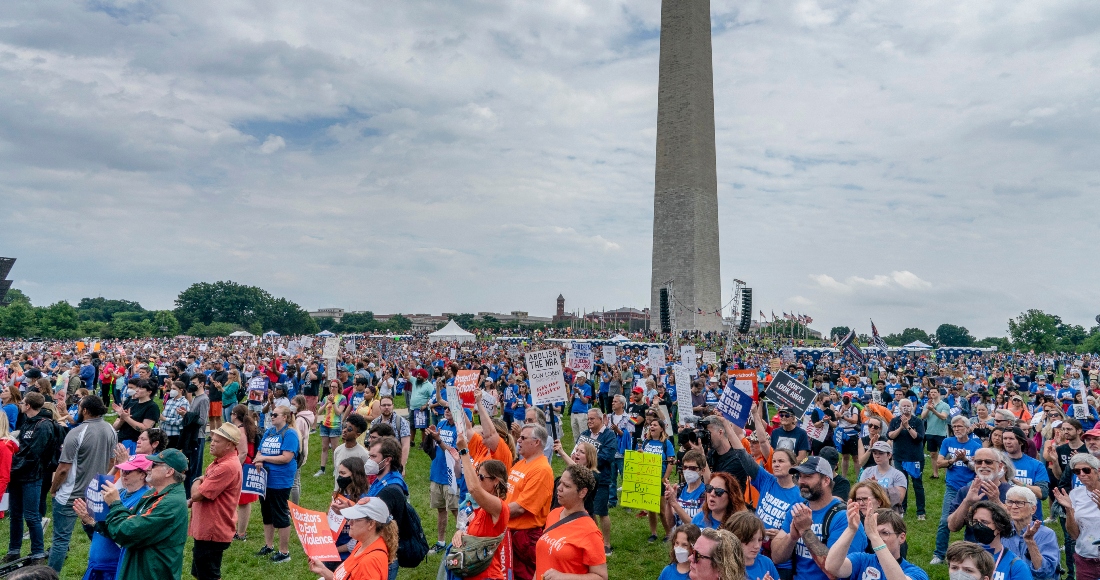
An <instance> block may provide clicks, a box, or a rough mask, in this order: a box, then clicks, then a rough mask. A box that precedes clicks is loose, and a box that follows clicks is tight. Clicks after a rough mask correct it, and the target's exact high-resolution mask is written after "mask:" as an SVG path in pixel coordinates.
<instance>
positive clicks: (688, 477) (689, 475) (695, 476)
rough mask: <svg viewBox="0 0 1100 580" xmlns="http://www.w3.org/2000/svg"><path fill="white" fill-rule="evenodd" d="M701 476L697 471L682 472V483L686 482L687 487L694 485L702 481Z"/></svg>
mask: <svg viewBox="0 0 1100 580" xmlns="http://www.w3.org/2000/svg"><path fill="white" fill-rule="evenodd" d="M702 477H703V476H702V475H700V474H699V472H698V471H690V470H687V469H685V470H684V481H686V482H688V485H694V484H695V482H697V481H699V480H700V479H702Z"/></svg>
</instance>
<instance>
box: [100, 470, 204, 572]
mask: <svg viewBox="0 0 1100 580" xmlns="http://www.w3.org/2000/svg"><path fill="white" fill-rule="evenodd" d="M187 515H188V514H187V496H185V495H184V493H183V484H180V483H173V484H171V485H169V486H168V487H166V488H164V491H163V492H161V493H159V494H158V493H156V492H155V491H152V490H150V491H149V492H148V493H146V494H145V496H143V497H142V498H141V501H139V502H138V504H137V505H136V506H134V509H132V510H128V509H126V506H124V505H122V502H121V501H116V502H114V503H112V504H111V506H110V511H108V512H107V519H106V520H105V521H102V522H98V523H96V526H95V528H96V531H97V532H99V533H101V534H103V535H104V536H106V537H108V538H110V539H111V540H114V541H115V543H116V544H118V545H119V546H122V547H123V548H126V552H125V554H124V555H123V557H122V563H121V565H120V566H119V570H118V579H117V580H149V579H151V578H157V579H162V578H164V579H167V578H175V579H176V580H179V578H180V576H181V575H182V574H183V546H184V544H186V543H187Z"/></svg>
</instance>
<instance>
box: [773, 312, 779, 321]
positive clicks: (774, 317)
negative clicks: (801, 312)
mask: <svg viewBox="0 0 1100 580" xmlns="http://www.w3.org/2000/svg"><path fill="white" fill-rule="evenodd" d="M776 320H778V318H777V317H776V315H775V311H774V310H772V322H775V321H776Z"/></svg>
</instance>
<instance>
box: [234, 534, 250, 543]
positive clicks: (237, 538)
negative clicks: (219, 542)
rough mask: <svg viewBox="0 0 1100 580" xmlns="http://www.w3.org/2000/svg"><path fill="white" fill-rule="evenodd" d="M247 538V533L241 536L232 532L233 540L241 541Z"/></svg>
mask: <svg viewBox="0 0 1100 580" xmlns="http://www.w3.org/2000/svg"><path fill="white" fill-rule="evenodd" d="M247 539H248V534H245V535H243V536H242V535H240V534H233V540H234V541H237V542H243V541H245V540H247Z"/></svg>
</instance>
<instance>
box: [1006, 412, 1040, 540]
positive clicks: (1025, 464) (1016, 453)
mask: <svg viewBox="0 0 1100 580" xmlns="http://www.w3.org/2000/svg"><path fill="white" fill-rule="evenodd" d="M1001 444H1002V445H1003V446H1004V449H1005V454H1006V455H1008V458H1009V459H1011V460H1012V463H1013V465H1014V466H1015V467H1016V476H1015V477H1012V475H1011V474H1005V479H1006V480H1008V482H1009V483H1012V484H1015V485H1025V486H1027V488H1028V489H1030V490H1031V493H1034V494H1035V497H1037V498H1039V500H1040V501H1039V502H1038V503H1037V505H1036V506H1035V517H1037V518H1039V519H1040V520H1041V519H1043V502H1042V500H1045V499H1046V498H1047V495H1048V494H1049V493H1050V476H1049V475H1047V466H1046V465H1044V464H1043V463H1042V462H1040V461H1039V460H1037V459H1035V458H1034V457H1031V456H1030V455H1025V454H1024V449H1026V448H1027V436H1026V435H1024V432H1023V430H1021V429H1020V428H1019V427H1013V428H1011V429H1006V430H1005V432H1004V433H1003V434H1002V435H1001Z"/></svg>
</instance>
